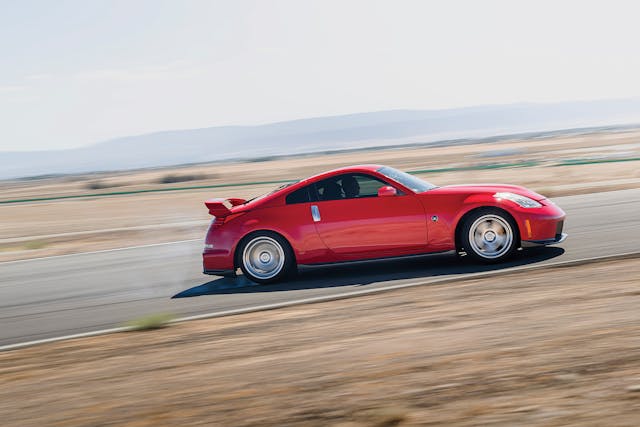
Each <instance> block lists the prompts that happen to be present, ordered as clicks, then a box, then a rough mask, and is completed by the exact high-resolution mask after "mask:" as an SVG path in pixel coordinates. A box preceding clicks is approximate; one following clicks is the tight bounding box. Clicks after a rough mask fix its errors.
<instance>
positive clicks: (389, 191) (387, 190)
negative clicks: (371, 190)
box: [378, 185, 398, 197]
mask: <svg viewBox="0 0 640 427" xmlns="http://www.w3.org/2000/svg"><path fill="white" fill-rule="evenodd" d="M397 195H398V191H397V190H396V189H395V188H393V187H392V186H390V185H385V186H384V187H380V188H379V189H378V197H390V196H397Z"/></svg>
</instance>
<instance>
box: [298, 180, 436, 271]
mask: <svg viewBox="0 0 640 427" xmlns="http://www.w3.org/2000/svg"><path fill="white" fill-rule="evenodd" d="M354 179H355V181H356V182H357V185H358V187H359V191H358V194H357V195H354V194H352V193H351V192H349V191H345V190H349V189H348V186H347V184H349V183H351V182H352V181H353V180H354ZM388 185H390V184H389V183H386V182H384V181H382V180H380V179H378V178H376V177H373V176H371V175H367V174H361V173H358V174H353V173H350V174H343V175H338V176H336V177H332V178H328V179H325V180H323V181H320V182H318V183H316V191H317V199H318V201H317V202H316V203H313V204H312V205H311V209H312V214H313V218H314V223H315V226H316V229H317V231H318V234H319V236H320V238H321V239H322V241H323V242H324V244H325V245H326V246H327V247H328V248H329V249H330V250H331V251H333V252H334V253H335V254H336V255H338V256H339V257H341V258H343V259H361V258H363V259H364V258H375V257H383V256H399V255H406V254H412V253H421V252H425V251H426V248H427V221H426V216H425V212H424V208H423V206H422V204H421V203H420V201H419V200H418V199H417V197H416V196H415V195H414V194H404V193H402V192H401V191H400V190H399V189H397V194H396V195H395V196H383V197H379V196H378V190H379V189H380V188H381V187H383V186H388Z"/></svg>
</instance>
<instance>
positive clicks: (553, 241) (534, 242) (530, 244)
mask: <svg viewBox="0 0 640 427" xmlns="http://www.w3.org/2000/svg"><path fill="white" fill-rule="evenodd" d="M567 236H568V234H567V233H560V234H556V236H555V237H554V238H553V239H545V240H523V241H522V247H523V248H528V247H533V246H549V245H555V244H558V243H562V242H564V241H565V240H566V239H567Z"/></svg>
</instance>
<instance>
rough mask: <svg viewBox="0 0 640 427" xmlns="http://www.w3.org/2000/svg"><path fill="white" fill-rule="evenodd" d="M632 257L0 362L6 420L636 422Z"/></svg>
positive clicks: (215, 322)
mask: <svg viewBox="0 0 640 427" xmlns="http://www.w3.org/2000/svg"><path fill="white" fill-rule="evenodd" d="M638 283H640V263H638V260H637V259H630V260H622V261H616V262H609V263H596V264H588V265H582V266H579V267H564V268H550V269H547V270H539V271H537V272H521V273H514V274H511V275H506V276H500V277H492V278H485V279H477V280H467V281H460V282H455V283H448V284H440V285H426V286H420V287H415V288H410V289H403V290H396V291H391V292H386V293H385V294H384V295H383V296H382V295H369V296H363V297H358V298H351V299H347V300H339V301H333V302H325V303H320V304H312V305H303V306H296V307H290V308H286V309H280V310H275V311H267V312H257V313H251V314H244V315H239V316H232V317H224V318H218V319H209V320H201V321H193V322H188V323H182V324H176V325H172V326H170V327H168V328H166V329H160V330H153V331H143V332H126V333H118V334H113V335H106V336H101V337H94V338H87V339H79V340H72V341H65V342H59V343H54V344H46V345H41V346H36V347H32V348H26V349H21V350H15V351H10V352H5V353H1V354H0V378H2V384H3V386H2V387H1V388H0V414H2V425H3V426H6V427H10V426H43V425H48V426H69V427H71V426H97V425H117V426H135V427H143V426H158V425H180V426H197V425H201V426H205V425H206V426H231V425H233V426H253V425H260V426H283V425H291V426H293V425H301V426H343V427H344V426H352V427H357V426H393V425H402V426H405V425H406V426H417V425H447V426H475V425H478V426H479V425H481V426H514V425H526V426H604V425H607V426H629V427H632V426H634V427H635V426H637V425H639V424H640V345H639V341H638V337H639V336H640V311H639V310H638V304H639V303H640V291H639V290H638Z"/></svg>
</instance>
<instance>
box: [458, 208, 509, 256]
mask: <svg viewBox="0 0 640 427" xmlns="http://www.w3.org/2000/svg"><path fill="white" fill-rule="evenodd" d="M459 238H460V242H461V243H462V248H463V249H464V251H465V252H466V254H467V255H468V256H469V257H470V258H471V259H473V260H475V261H480V262H483V263H486V264H495V263H499V262H503V261H506V260H508V259H509V258H511V257H512V256H513V254H514V253H515V252H516V250H517V249H518V246H519V242H520V235H519V232H518V225H517V224H516V222H515V221H514V220H513V218H512V217H511V215H509V214H508V213H506V212H505V211H503V210H501V209H496V208H490V207H487V208H481V209H478V210H476V211H473V212H472V213H471V214H470V215H468V216H467V217H466V218H465V219H464V221H463V223H462V226H461V228H460V236H459Z"/></svg>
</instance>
